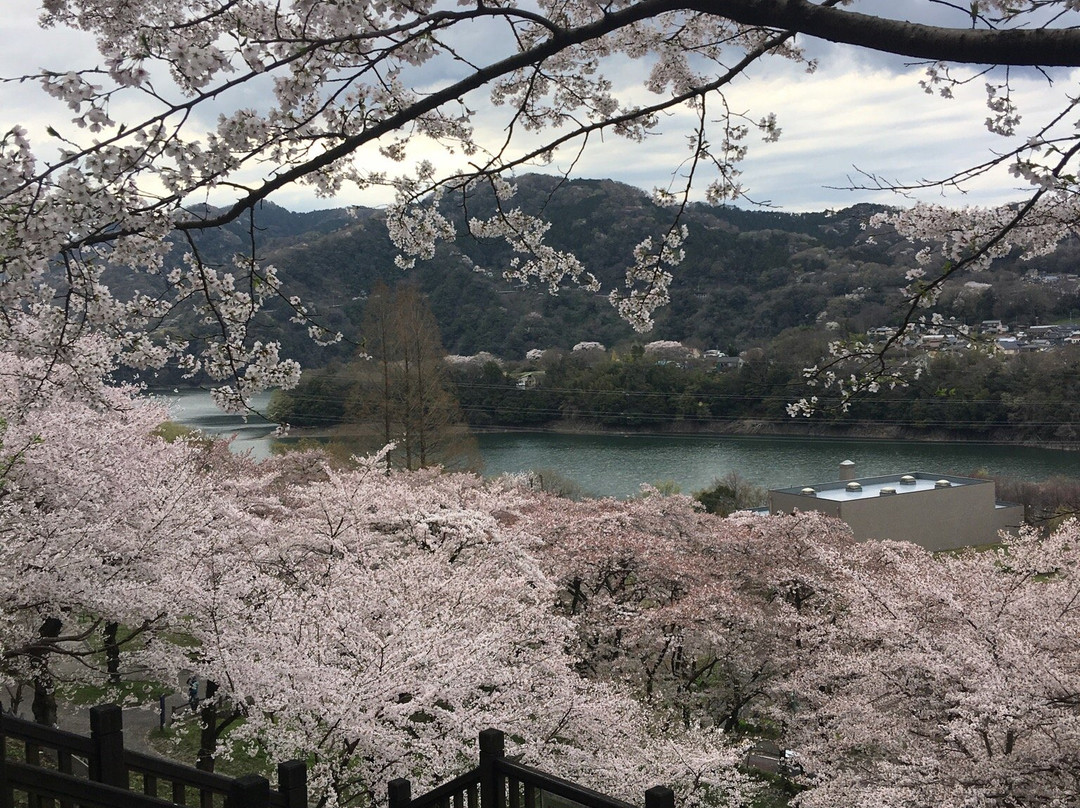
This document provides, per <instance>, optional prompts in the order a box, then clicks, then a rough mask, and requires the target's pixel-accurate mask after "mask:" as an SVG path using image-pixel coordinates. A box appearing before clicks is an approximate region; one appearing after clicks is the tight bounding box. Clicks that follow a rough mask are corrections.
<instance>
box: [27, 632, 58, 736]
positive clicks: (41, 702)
mask: <svg viewBox="0 0 1080 808" xmlns="http://www.w3.org/2000/svg"><path fill="white" fill-rule="evenodd" d="M62 626H63V623H62V622H61V621H60V618H58V617H47V618H45V622H43V623H42V624H41V629H40V630H39V632H38V633H39V634H40V635H41V639H42V642H41V643H40V644H39V645H38V646H37V647H36V648H35V649H34V650H33V651H32V652H31V655H30V670H31V671H33V674H34V700H33V702H31V704H30V709H31V711H32V712H33V714H34V721H36V722H37V723H39V724H44V725H45V726H48V727H55V726H56V682H55V681H54V680H53V676H52V672H51V671H50V670H49V664H48V658H49V650H50V643H48V642H46V640H51V639H54V638H56V637H59V636H60V628H61V627H62Z"/></svg>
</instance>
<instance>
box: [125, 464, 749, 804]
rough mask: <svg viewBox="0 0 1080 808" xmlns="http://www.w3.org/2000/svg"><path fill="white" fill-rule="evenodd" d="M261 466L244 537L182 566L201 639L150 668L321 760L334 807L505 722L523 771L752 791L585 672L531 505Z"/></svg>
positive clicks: (162, 654) (699, 736)
mask: <svg viewBox="0 0 1080 808" xmlns="http://www.w3.org/2000/svg"><path fill="white" fill-rule="evenodd" d="M263 467H266V468H267V471H266V476H265V477H264V478H263V482H262V484H261V485H262V494H261V495H260V496H255V497H252V496H251V495H245V496H244V497H243V500H245V501H253V500H259V501H261V504H260V505H259V506H258V507H256V508H254V509H253V510H250V511H249V513H248V514H247V517H246V524H245V519H242V518H238V519H230V520H229V521H228V525H230V526H233V527H227V528H226V529H223V530H220V531H215V532H214V533H212V534H209V535H208V536H207V540H206V542H205V543H204V544H203V545H202V546H201V549H200V550H199V551H198V552H197V553H195V554H194V555H193V556H192V557H191V563H190V564H189V565H187V566H186V567H185V566H179V567H177V568H175V572H174V575H175V580H171V581H170V583H169V589H170V591H171V592H173V593H174V596H175V597H176V598H177V600H178V601H179V602H180V603H184V604H185V608H184V610H183V613H182V614H181V615H179V620H178V622H177V623H176V624H175V625H174V628H176V629H177V630H179V631H181V632H182V633H183V635H184V636H185V637H187V638H188V643H186V644H185V645H184V646H177V647H170V646H168V645H164V644H159V645H158V646H157V647H156V648H151V649H149V650H148V651H147V652H146V654H145V656H144V659H146V660H147V662H148V664H153V665H157V666H160V667H162V668H168V667H169V666H170V665H173V666H176V665H181V664H183V665H189V666H191V668H192V669H193V670H195V671H197V673H198V674H199V675H200V676H202V677H205V678H207V679H210V680H212V681H214V682H216V683H217V684H218V686H219V691H218V697H219V698H220V699H221V700H222V701H223V703H224V701H225V700H227V701H228V702H229V703H230V704H231V705H233V707H234V708H237V709H239V710H240V711H241V712H242V713H243V717H244V722H243V724H242V725H240V726H238V727H237V728H236V729H235V730H234V731H233V732H232V733H231V735H230V740H231V742H233V743H241V744H243V743H248V744H250V745H251V746H252V747H253V748H254V747H258V748H261V749H263V750H264V751H266V752H267V753H268V754H269V755H270V756H271V758H273V759H284V758H286V757H294V756H298V755H299V756H301V757H303V758H305V759H308V760H309V761H311V763H312V765H311V773H310V784H311V788H312V790H313V794H315V795H317V796H318V797H319V798H324V799H326V800H327V804H342V805H345V804H357V803H363V804H368V803H372V802H374V803H379V802H380V801H381V800H382V799H383V798H384V789H385V782H386V781H387V780H388V779H391V778H393V777H396V776H405V775H408V776H409V777H410V778H411V779H413V780H414V781H415V782H417V783H419V784H421V785H423V786H429V785H432V784H435V783H437V782H440V781H443V780H445V779H448V778H449V777H452V776H454V775H455V774H458V773H460V772H461V771H463V770H465V769H467V768H470V767H471V766H472V765H475V757H476V749H475V739H476V736H477V733H478V732H479V730H481V729H483V728H484V727H486V726H492V725H494V726H499V727H500V728H502V729H504V730H505V731H506V732H507V733H508V736H509V737H510V738H512V739H514V741H513V743H514V749H513V753H514V754H520V755H521V756H522V757H523V759H524V760H526V761H528V762H531V763H533V764H536V765H541V766H545V767H548V768H550V769H552V770H555V771H558V772H560V773H561V774H563V776H567V777H571V778H574V779H577V780H580V781H582V782H586V783H589V784H591V785H593V786H594V787H597V788H601V789H603V790H605V791H609V792H612V793H617V794H621V795H625V796H627V797H628V798H632V797H635V796H636V794H638V793H640V791H641V790H642V789H644V788H646V787H648V785H650V784H655V783H657V782H670V783H672V784H673V785H674V786H675V787H676V788H677V789H678V790H679V791H680V793H681V795H682V797H684V798H685V799H686V800H687V803H688V804H691V805H694V804H704V803H705V802H707V801H708V800H710V799H712V798H713V796H714V795H716V794H726V795H727V798H730V799H734V800H736V801H738V800H740V799H742V796H741V795H743V794H744V793H749V791H750V789H749V788H748V786H747V783H746V781H745V778H744V775H741V774H739V772H738V771H737V769H736V766H735V764H736V763H737V761H738V759H739V754H740V750H739V749H738V747H737V746H734V745H732V744H730V743H729V742H728V741H727V739H726V738H725V737H724V736H723V735H722V733H719V732H717V731H710V730H703V729H698V728H694V729H690V730H684V731H679V732H673V731H671V730H670V729H667V728H664V727H662V726H657V725H656V722H655V721H654V720H653V718H652V717H651V715H650V713H649V712H648V711H647V710H646V709H645V708H644V707H643V706H642V705H641V704H639V703H638V702H637V701H635V700H634V699H633V698H631V697H630V696H628V695H626V694H623V693H621V692H620V691H619V690H618V689H617V688H616V687H614V686H613V685H610V684H606V683H601V682H596V681H589V680H586V679H584V678H582V677H581V676H580V675H579V674H578V673H577V671H576V670H575V666H574V659H573V658H572V657H571V656H570V655H569V654H568V651H567V647H568V645H569V639H570V636H571V634H572V628H571V625H570V623H569V622H568V621H567V620H566V619H565V618H561V617H559V616H556V615H554V614H553V613H552V611H551V602H552V600H553V598H554V587H553V583H552V581H551V580H550V578H549V577H548V576H547V575H546V574H545V572H544V570H543V569H542V567H541V565H540V564H539V563H538V561H537V559H536V558H535V556H534V554H533V549H534V548H535V546H536V544H537V539H536V538H535V537H534V536H532V535H531V533H530V532H529V531H528V530H527V529H526V526H527V524H528V523H527V521H526V520H525V519H523V518H522V516H521V515H520V511H521V509H522V507H523V505H524V504H525V503H526V502H527V501H528V500H529V499H530V498H531V497H532V494H531V493H529V492H526V491H520V490H518V489H515V488H512V487H502V486H500V485H498V484H487V483H483V482H481V481H480V480H479V479H478V478H476V477H474V476H470V475H438V474H434V473H412V474H408V473H394V474H389V475H388V474H387V473H386V470H385V465H384V463H383V462H382V458H381V457H379V456H375V457H373V458H369V459H367V460H365V461H364V462H362V463H361V464H360V465H359V467H358V468H356V469H351V470H335V469H331V468H329V467H326V466H320V467H318V468H314V467H312V468H308V469H307V470H306V471H303V473H301V474H299V476H297V469H296V467H295V464H294V465H293V467H292V468H291V470H287V471H286V470H283V469H282V468H281V467H280V466H277V467H275V465H274V464H264V466H261V467H260V468H263ZM283 475H284V477H287V478H288V479H283ZM248 484H249V483H248ZM275 503H276V504H275ZM253 520H254V521H253ZM192 643H193V644H192Z"/></svg>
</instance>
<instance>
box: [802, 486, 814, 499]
mask: <svg viewBox="0 0 1080 808" xmlns="http://www.w3.org/2000/svg"><path fill="white" fill-rule="evenodd" d="M799 493H800V494H803V495H804V496H808V497H816V496H817V491H815V490H814V489H813V488H810V487H809V486H807V487H806V488H804V489H803V490H802V491H800V492H799Z"/></svg>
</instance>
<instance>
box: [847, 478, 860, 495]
mask: <svg viewBox="0 0 1080 808" xmlns="http://www.w3.org/2000/svg"><path fill="white" fill-rule="evenodd" d="M844 488H846V489H847V490H848V491H850V492H851V493H853V494H858V493H860V492H861V491H862V485H861V484H860V483H857V482H855V481H852V482H850V483H848V484H847V485H845V486H844Z"/></svg>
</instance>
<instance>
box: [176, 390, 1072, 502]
mask: <svg viewBox="0 0 1080 808" xmlns="http://www.w3.org/2000/svg"><path fill="white" fill-rule="evenodd" d="M164 397H165V398H166V399H167V400H168V401H169V402H170V409H171V411H172V413H173V417H174V418H175V419H176V420H177V421H179V422H180V423H183V424H187V425H189V426H192V427H196V428H198V429H202V430H203V431H204V432H207V433H208V434H212V435H219V436H228V435H235V436H236V437H235V438H234V440H233V444H232V446H233V448H234V449H235V450H237V451H251V452H252V453H253V454H254V455H255V456H256V457H266V456H268V455H269V454H270V446H271V443H272V441H273V431H274V425H273V424H271V423H269V422H267V421H265V420H263V419H261V418H258V417H257V416H251V417H249V418H248V419H247V421H245V420H244V419H243V418H241V417H240V416H235V415H226V414H224V413H222V412H221V411H220V410H218V409H217V408H216V407H215V406H214V404H213V402H212V401H211V400H210V396H209V395H208V394H207V393H204V392H202V391H181V392H178V393H173V394H167V395H165V396H164ZM268 400H269V396H260V397H258V398H257V399H256V401H255V406H256V407H257V408H263V407H265V406H266V403H267V401H268ZM477 440H478V442H479V445H480V454H481V456H482V457H483V459H484V474H485V475H489V476H495V475H498V474H502V473H506V472H524V471H535V470H550V471H555V472H558V474H560V475H561V476H562V477H564V478H567V479H569V480H572V481H573V482H575V483H577V485H579V486H580V487H581V488H582V489H584V490H585V491H586V492H588V493H590V494H594V495H597V496H613V497H628V496H633V495H634V494H635V493H637V492H638V490H639V489H640V486H641V485H642V483H659V482H665V483H667V482H671V483H674V484H675V485H677V486H678V487H679V488H680V490H682V491H684V492H687V493H689V492H693V491H698V490H700V489H702V488H705V487H706V486H708V485H709V483H710V482H712V481H713V480H714V479H716V478H717V477H722V476H724V475H725V474H727V473H729V472H732V471H734V472H736V473H738V474H739V476H741V477H743V478H744V479H746V480H748V481H749V482H752V483H755V484H757V485H761V486H764V487H766V488H785V487H791V486H803V485H810V484H813V483H819V482H828V481H831V480H835V479H837V477H838V476H839V474H838V470H839V465H840V463H841V462H843V461H844V460H852V461H854V462H855V464H856V465H855V470H856V474H857V475H858V476H860V477H869V476H874V475H878V474H896V473H905V472H913V471H923V472H926V473H928V474H959V475H967V474H971V473H972V472H974V471H976V470H982V471H986V472H989V473H990V474H994V475H1003V476H1008V477H1015V478H1018V479H1024V480H1044V479H1046V478H1047V477H1051V476H1054V475H1058V474H1060V475H1066V476H1070V477H1076V476H1080V452H1066V451H1059V450H1053V449H1033V448H1025V447H1016V446H994V445H987V444H971V443H915V442H911V441H907V442H894V441H840V440H827V439H818V438H772V437H768V438H765V437H758V438H748V437H728V436H696V435H695V436H689V435H687V436H675V435H664V436H648V435H626V436H623V435H613V434H602V435H564V434H553V433H547V432H543V433H540V432H514V433H483V434H480V435H478V436H477Z"/></svg>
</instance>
